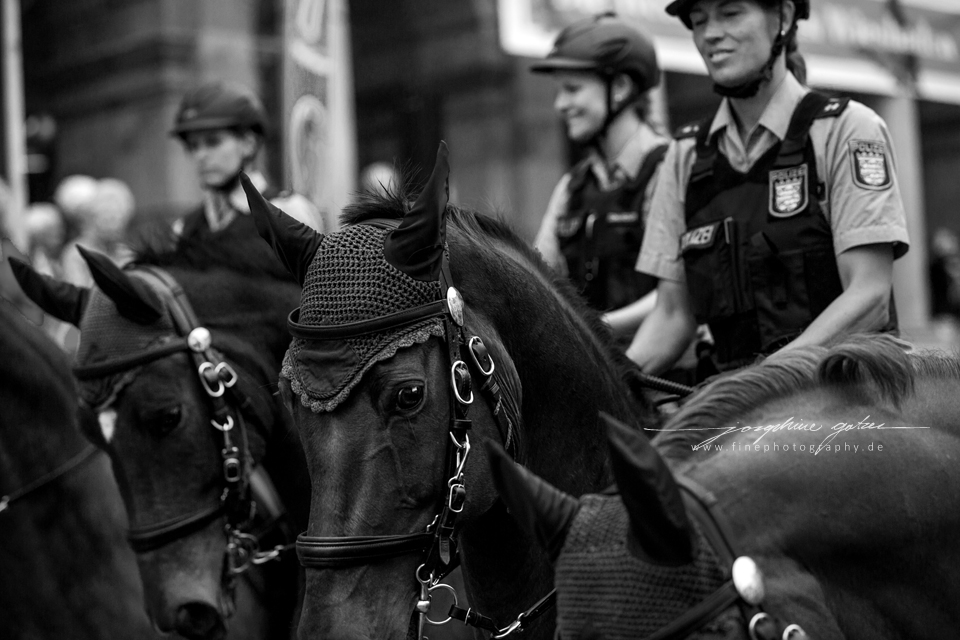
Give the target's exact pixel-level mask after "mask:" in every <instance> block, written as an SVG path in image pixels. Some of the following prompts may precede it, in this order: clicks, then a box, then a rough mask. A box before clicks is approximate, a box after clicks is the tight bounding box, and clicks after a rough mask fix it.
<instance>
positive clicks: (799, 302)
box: [747, 249, 813, 353]
mask: <svg viewBox="0 0 960 640" xmlns="http://www.w3.org/2000/svg"><path fill="white" fill-rule="evenodd" d="M751 254H752V255H749V257H748V258H747V268H748V271H749V274H750V282H751V285H752V289H753V303H754V306H755V307H756V313H757V326H758V328H759V331H760V349H761V350H762V352H764V353H769V352H771V351H774V350H776V349H778V348H780V347H781V346H783V345H784V344H786V343H787V342H788V341H789V340H791V339H793V338H794V337H796V336H797V335H799V334H800V333H801V332H802V331H803V330H804V329H805V328H806V327H807V326H808V325H809V324H810V323H811V322H812V321H813V316H812V315H811V313H810V295H809V292H808V287H807V273H806V272H807V269H806V256H805V252H804V250H803V249H796V250H793V251H783V252H780V253H775V254H774V253H764V254H762V255H756V254H755V253H754V252H753V251H751Z"/></svg>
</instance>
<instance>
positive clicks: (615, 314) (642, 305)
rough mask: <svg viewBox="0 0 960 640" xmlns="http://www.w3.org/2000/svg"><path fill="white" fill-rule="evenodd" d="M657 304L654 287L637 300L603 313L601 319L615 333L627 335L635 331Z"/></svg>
mask: <svg viewBox="0 0 960 640" xmlns="http://www.w3.org/2000/svg"><path fill="white" fill-rule="evenodd" d="M656 304H657V291H656V289H654V290H653V291H651V292H650V293H648V294H647V295H645V296H643V297H642V298H640V299H639V300H634V301H633V302H631V303H630V304H628V305H626V306H624V307H620V308H619V309H613V310H612V311H607V312H606V313H605V314H603V321H604V322H606V323H607V324H608V325H609V326H610V330H611V331H613V333H614V334H615V335H629V334H632V333H635V332H636V330H637V327H639V326H640V323H641V322H643V321H644V320H646V318H647V316H649V315H650V313H651V312H652V311H653V309H654V307H655V306H656Z"/></svg>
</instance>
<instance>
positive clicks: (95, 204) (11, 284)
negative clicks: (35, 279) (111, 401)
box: [0, 175, 136, 353]
mask: <svg viewBox="0 0 960 640" xmlns="http://www.w3.org/2000/svg"><path fill="white" fill-rule="evenodd" d="M9 206H10V196H9V189H8V188H7V187H6V185H4V184H0V219H5V218H6V215H5V213H6V209H7V208H8V207H9ZM135 209H136V202H135V200H134V196H133V192H132V191H131V190H130V188H129V187H128V186H127V185H126V183H124V182H123V181H121V180H118V179H116V178H101V179H96V178H93V177H91V176H86V175H71V176H68V177H66V178H64V179H63V180H62V181H61V182H60V184H59V185H58V186H57V188H56V191H55V192H54V196H53V202H34V203H32V204H30V205H29V206H28V207H27V210H26V211H25V213H24V219H23V222H24V230H25V236H26V237H25V241H24V246H20V247H18V246H16V245H15V244H14V243H13V242H12V241H10V240H9V239H8V238H7V237H6V235H7V234H5V233H4V234H3V235H4V238H3V243H2V253H3V264H2V265H0V272H2V273H0V295H2V296H3V297H4V298H5V299H6V300H7V301H9V302H10V303H12V304H14V305H16V306H17V307H18V308H19V309H20V311H21V312H22V313H23V314H24V315H25V316H27V317H28V318H29V319H31V320H32V321H34V322H35V323H36V324H38V325H41V326H42V327H43V328H44V330H45V331H46V332H47V333H48V334H49V335H50V336H51V337H52V338H53V339H54V341H56V342H57V344H59V345H60V346H61V347H63V348H64V349H65V350H66V351H68V352H71V353H72V352H74V351H75V350H76V346H77V340H78V332H77V331H76V329H74V328H73V327H70V326H69V325H66V324H64V323H62V322H59V321H57V320H55V319H53V318H50V317H49V316H45V315H44V314H43V313H42V312H41V311H40V309H39V308H38V307H37V306H36V305H35V304H34V303H33V302H31V301H30V300H29V299H28V298H27V297H26V296H25V295H23V293H22V292H21V291H20V288H19V286H18V285H17V283H16V281H15V279H14V278H13V275H12V273H11V272H10V267H9V265H8V264H7V258H8V257H14V258H18V259H21V260H23V261H25V262H28V263H29V264H30V265H32V266H33V268H34V269H35V270H36V271H38V272H40V273H42V274H44V275H47V276H51V277H54V278H56V279H58V280H62V281H66V282H69V283H71V284H75V285H77V286H83V287H88V286H91V285H92V284H93V278H92V276H91V275H90V270H89V269H88V268H87V264H86V262H84V260H83V258H82V257H81V256H80V252H79V251H78V250H77V245H83V246H84V247H85V248H88V249H93V250H94V251H98V252H100V253H102V254H104V255H107V256H109V257H110V258H111V259H113V260H114V262H116V263H117V264H118V265H123V264H126V263H127V262H129V261H130V259H131V258H132V254H131V252H130V249H129V248H128V247H127V245H126V244H125V238H126V230H127V225H128V223H129V222H130V219H131V218H132V217H133V214H134V211H135Z"/></svg>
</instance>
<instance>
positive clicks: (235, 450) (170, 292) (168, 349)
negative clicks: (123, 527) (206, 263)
mask: <svg viewBox="0 0 960 640" xmlns="http://www.w3.org/2000/svg"><path fill="white" fill-rule="evenodd" d="M133 274H138V275H140V276H142V277H143V278H144V279H145V280H146V281H147V282H148V283H149V284H150V285H151V287H152V288H153V289H154V290H155V291H156V292H157V293H158V294H159V295H160V296H161V297H162V298H164V299H165V300H166V302H167V305H166V306H167V309H168V312H169V314H170V318H171V319H172V321H173V324H174V327H175V329H176V332H177V333H176V335H175V336H171V338H170V339H169V340H166V341H164V342H163V343H161V344H159V345H158V346H154V347H151V348H149V349H146V350H144V351H141V352H137V353H133V354H129V355H126V356H123V357H120V358H117V359H114V360H110V361H107V362H98V363H95V364H90V365H83V366H77V367H74V374H75V375H76V377H77V379H78V380H89V379H94V378H100V377H103V376H107V375H113V374H117V373H122V372H125V371H129V370H131V369H134V368H136V367H139V366H142V365H144V364H148V363H150V362H154V361H156V360H159V359H161V358H165V357H168V356H171V355H173V354H175V353H181V352H186V353H188V354H189V355H190V358H191V359H192V361H193V364H194V366H195V370H196V372H197V376H198V379H199V381H200V386H201V387H202V388H203V390H204V392H205V395H206V397H207V399H208V400H209V402H210V404H211V407H212V414H213V418H212V419H211V420H210V423H211V426H212V427H213V428H214V429H216V430H217V432H218V433H219V434H220V438H221V442H222V448H221V460H222V462H221V484H222V488H223V492H222V494H221V496H220V500H219V501H218V503H217V504H214V505H210V506H208V507H205V508H203V509H200V510H198V511H196V512H194V513H190V514H187V515H183V516H178V517H175V518H172V519H169V520H164V521H162V522H156V523H152V524H149V525H145V526H139V527H131V528H130V530H129V532H128V540H129V542H130V545H131V547H133V549H134V551H136V552H137V553H146V552H149V551H153V550H156V549H159V548H161V547H163V546H165V545H168V544H170V543H171V542H174V541H175V540H179V539H181V538H184V537H187V536H189V535H191V534H193V533H195V532H197V531H199V530H201V529H203V528H204V527H206V526H207V525H209V524H210V523H211V522H213V521H214V520H216V519H218V518H220V517H222V516H226V520H227V523H226V526H225V528H224V531H225V534H226V539H227V544H226V548H225V550H224V560H225V562H224V576H223V583H224V587H225V590H226V591H227V592H228V593H231V594H232V593H233V590H234V589H235V587H236V581H237V579H238V578H239V576H241V575H242V574H243V573H245V572H246V571H247V570H248V569H250V568H251V567H252V566H254V565H259V564H263V563H265V562H269V561H271V560H275V559H278V558H279V556H280V554H281V553H282V552H284V551H286V550H288V549H292V548H293V546H294V545H293V544H292V543H289V544H281V545H276V546H275V547H273V548H272V549H269V550H266V551H261V550H260V538H259V537H258V536H256V535H253V534H252V533H250V530H251V528H252V525H253V523H254V520H255V516H256V514H257V511H258V505H260V507H261V508H263V509H264V510H265V511H266V515H268V516H269V517H270V521H271V524H274V523H276V524H279V523H280V521H281V519H282V518H283V517H284V515H285V514H284V513H283V510H282V507H280V506H279V505H281V504H282V503H281V502H280V500H279V497H278V496H277V495H276V490H275V489H274V488H273V485H272V483H271V482H270V479H269V477H268V476H267V475H266V472H265V471H264V470H263V469H262V468H260V467H256V468H254V463H253V460H252V458H251V455H250V451H249V442H248V434H247V424H246V421H245V420H244V417H243V412H242V409H245V408H247V407H249V406H250V405H251V403H252V400H251V398H249V397H248V396H247V395H246V394H245V393H244V392H243V391H242V390H241V388H240V385H238V384H237V382H238V381H239V380H240V376H239V375H238V374H237V371H236V369H234V367H233V366H232V365H231V364H230V363H229V362H227V360H226V359H225V358H224V357H223V355H222V354H221V353H220V351H218V350H217V349H216V348H215V347H214V339H213V336H212V335H211V333H210V331H209V330H208V329H206V328H205V327H203V326H201V325H200V323H199V321H198V320H197V317H196V314H195V313H194V311H193V307H192V306H191V305H190V302H189V300H188V299H187V296H186V294H185V293H184V291H183V288H182V287H181V286H180V284H179V283H178V282H177V281H176V280H175V279H174V278H173V276H171V275H170V274H169V273H167V272H166V271H164V270H163V269H160V268H158V267H154V266H152V265H139V266H138V267H137V269H136V271H134V272H133Z"/></svg>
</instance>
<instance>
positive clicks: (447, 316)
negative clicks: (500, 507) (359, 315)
mask: <svg viewBox="0 0 960 640" xmlns="http://www.w3.org/2000/svg"><path fill="white" fill-rule="evenodd" d="M362 224H368V225H372V226H375V227H378V228H381V229H388V230H392V229H396V228H397V226H398V225H399V224H400V221H399V220H382V219H377V220H368V221H365V222H363V223H362ZM440 286H441V291H443V292H444V294H445V297H444V299H441V300H435V301H433V302H429V303H427V304H424V305H420V306H418V307H414V308H412V309H406V310H403V311H399V312H396V313H391V314H387V315H384V316H380V317H377V318H372V319H369V320H363V321H359V322H352V323H345V324H340V325H326V326H308V325H303V324H300V322H299V311H300V310H299V309H296V310H294V311H293V312H292V313H291V314H290V318H289V320H288V322H287V326H288V327H289V329H290V333H291V334H292V335H293V336H294V337H296V338H301V339H305V340H335V339H343V338H350V337H356V336H362V335H367V334H371V333H378V332H382V331H389V330H392V329H397V328H400V327H404V326H408V325H411V324H415V323H418V322H421V321H423V320H427V319H430V318H442V319H443V325H444V341H445V344H446V347H447V356H448V361H449V363H450V425H449V428H448V430H447V455H446V476H447V478H448V480H447V484H446V487H447V489H446V496H445V499H444V501H443V506H442V507H441V508H440V511H439V512H438V513H437V515H436V516H435V517H434V519H433V521H432V522H431V523H430V524H429V525H428V526H427V528H426V530H425V531H422V532H419V533H410V534H402V535H385V536H338V537H319V536H308V535H306V534H301V535H300V536H299V537H298V538H297V554H298V555H299V557H300V563H301V564H302V565H303V566H304V567H305V568H307V569H338V568H345V567H353V566H360V565H365V564H370V563H374V562H378V561H381V560H385V559H388V558H396V557H401V556H406V555H410V554H422V558H423V562H422V563H421V564H420V565H419V567H418V568H417V570H416V578H417V582H418V583H419V584H420V596H419V599H418V601H417V605H416V608H415V612H414V613H415V614H418V615H419V624H418V633H417V640H420V639H421V638H422V637H423V628H424V625H425V624H434V625H442V624H446V623H448V622H450V621H451V620H452V619H454V618H457V619H460V620H462V621H463V622H464V624H469V625H471V626H476V627H480V628H484V629H487V630H491V631H493V632H494V633H496V634H502V635H497V636H495V637H505V636H506V635H509V634H510V633H513V632H514V631H519V630H521V627H522V623H523V622H524V621H529V620H532V619H534V618H536V617H538V616H539V615H541V614H542V613H543V612H545V611H546V610H548V609H549V607H550V606H551V605H552V604H553V602H554V594H552V593H551V594H550V595H548V596H547V597H546V598H544V599H542V600H541V601H540V602H538V603H537V604H536V605H534V607H532V608H531V609H529V610H527V611H526V612H524V613H523V614H521V616H519V617H518V619H517V620H514V622H512V623H511V624H510V625H507V626H506V627H503V628H501V627H499V626H497V625H496V624H495V623H493V621H492V620H491V619H490V618H488V617H486V616H482V615H479V614H477V613H476V612H474V611H472V610H466V611H464V610H463V609H460V608H459V607H457V606H456V604H457V603H456V592H455V591H454V590H453V588H452V587H450V586H449V585H446V584H440V580H442V579H443V578H444V577H445V576H447V575H448V574H449V573H450V572H451V571H453V570H454V569H455V568H456V567H457V566H458V565H459V562H460V558H459V553H458V547H457V541H456V537H455V530H456V524H457V519H458V516H459V514H460V513H461V512H462V511H463V507H464V504H465V502H466V497H467V492H466V487H465V485H464V481H463V470H464V466H465V465H466V462H467V459H468V457H469V455H470V450H471V444H470V435H469V433H470V430H471V426H472V422H471V420H470V418H469V408H470V405H471V404H472V403H473V400H474V393H473V387H474V377H476V378H477V379H479V380H481V381H482V383H481V385H480V391H481V392H482V393H483V394H484V395H485V396H486V397H487V399H488V401H489V404H490V406H491V407H492V408H493V409H492V411H493V417H494V420H495V421H496V423H497V428H498V430H499V432H500V438H501V442H502V444H503V447H504V449H506V451H507V452H508V453H509V454H510V455H511V456H512V457H513V458H514V459H515V460H516V459H519V458H520V456H521V452H522V443H521V434H520V425H521V417H520V407H519V403H518V402H517V401H516V398H514V397H513V396H512V394H510V393H509V387H507V386H505V385H503V384H501V382H500V380H499V378H500V376H501V375H502V374H500V373H498V372H497V370H496V365H495V363H494V360H493V357H492V356H491V355H490V353H489V351H488V350H487V347H486V346H485V345H484V343H483V340H482V339H481V338H480V337H479V336H476V335H474V336H470V337H469V338H468V339H465V338H464V301H463V298H462V297H461V295H460V292H459V291H458V290H457V289H456V287H454V286H453V279H452V277H451V275H450V266H449V259H448V255H447V251H446V250H444V252H443V258H442V266H441V269H440ZM441 589H442V590H447V591H449V592H451V593H452V594H453V597H454V605H453V606H451V609H450V613H449V615H448V617H447V618H446V619H444V620H439V621H435V620H432V619H430V618H429V617H428V613H429V611H430V604H431V598H432V594H433V593H434V592H436V591H437V590H441Z"/></svg>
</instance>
